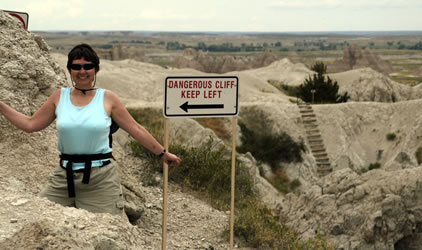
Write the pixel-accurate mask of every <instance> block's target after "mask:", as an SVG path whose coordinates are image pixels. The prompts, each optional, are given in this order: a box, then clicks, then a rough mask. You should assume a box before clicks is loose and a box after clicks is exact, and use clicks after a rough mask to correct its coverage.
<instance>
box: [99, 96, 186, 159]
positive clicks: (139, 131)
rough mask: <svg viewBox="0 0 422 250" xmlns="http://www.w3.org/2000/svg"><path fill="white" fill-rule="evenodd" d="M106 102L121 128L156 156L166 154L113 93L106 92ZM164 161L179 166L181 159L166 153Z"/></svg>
mask: <svg viewBox="0 0 422 250" xmlns="http://www.w3.org/2000/svg"><path fill="white" fill-rule="evenodd" d="M106 100H107V102H109V103H110V105H111V116H112V118H113V120H114V121H115V122H116V123H117V124H118V125H119V127H120V128H122V129H123V130H125V131H126V132H128V133H129V134H130V135H131V136H132V137H133V138H134V139H135V140H136V141H137V142H139V143H140V144H141V145H142V146H144V147H145V148H147V149H148V150H149V151H151V152H152V153H153V154H155V155H157V156H158V155H160V154H161V153H163V152H164V147H163V146H161V144H160V143H159V142H158V141H157V140H156V139H155V138H154V137H153V136H152V135H151V134H150V133H149V132H148V131H147V130H146V129H145V128H144V127H143V126H142V125H140V124H139V123H137V122H136V121H135V119H133V117H132V116H131V115H130V113H129V111H128V110H127V109H126V107H125V106H124V104H123V102H122V101H121V100H120V98H119V97H118V96H117V95H116V94H114V93H113V92H111V91H109V90H107V91H106ZM161 158H162V159H163V161H165V162H166V163H167V164H169V165H172V166H178V165H179V164H180V162H181V159H180V158H179V157H177V156H176V155H174V154H171V153H169V152H165V153H164V154H163V155H162V157H161Z"/></svg>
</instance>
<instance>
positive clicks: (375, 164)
mask: <svg viewBox="0 0 422 250" xmlns="http://www.w3.org/2000/svg"><path fill="white" fill-rule="evenodd" d="M378 168H381V164H380V163H379V162H376V163H371V164H369V166H368V170H373V169H378Z"/></svg>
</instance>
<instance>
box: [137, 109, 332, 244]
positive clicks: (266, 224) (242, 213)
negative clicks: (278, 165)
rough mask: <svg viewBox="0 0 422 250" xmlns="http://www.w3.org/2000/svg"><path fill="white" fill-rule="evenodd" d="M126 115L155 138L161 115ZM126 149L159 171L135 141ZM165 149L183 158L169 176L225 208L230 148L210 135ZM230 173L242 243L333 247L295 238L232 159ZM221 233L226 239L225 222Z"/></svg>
mask: <svg viewBox="0 0 422 250" xmlns="http://www.w3.org/2000/svg"><path fill="white" fill-rule="evenodd" d="M130 113H131V114H132V115H133V116H134V118H135V119H136V120H137V121H138V122H140V123H141V124H142V125H143V126H144V127H146V128H147V129H148V131H150V132H151V133H152V134H153V135H154V136H155V137H156V138H157V137H158V138H161V137H160V136H161V134H162V132H161V133H160V130H162V119H161V116H162V115H161V112H160V111H159V110H134V109H131V110H130ZM155 133H158V135H157V134H155ZM131 147H132V151H133V153H134V154H135V155H136V156H138V157H141V158H143V159H146V160H147V162H148V164H147V166H146V167H147V168H149V169H151V171H156V172H160V171H161V162H160V161H159V159H157V157H156V156H155V155H153V154H152V153H150V152H148V151H147V150H145V149H144V148H143V147H142V146H141V145H139V144H138V143H136V142H133V143H131ZM169 151H171V152H173V153H175V154H177V155H179V156H180V157H181V158H182V159H183V161H182V163H181V165H180V166H178V167H177V168H170V169H169V180H170V181H172V182H175V183H177V184H179V185H180V186H181V187H182V188H183V189H184V190H185V191H186V190H187V191H190V192H193V193H194V194H196V196H198V197H200V198H202V199H204V200H206V201H208V203H209V204H210V205H212V206H213V207H215V208H217V209H220V210H223V211H227V210H228V209H229V207H230V199H231V193H230V192H231V191H230V190H231V188H230V187H231V181H230V180H231V165H232V163H231V152H229V151H227V149H226V148H225V147H224V146H223V145H222V144H219V143H215V142H214V141H213V140H211V139H210V140H208V141H207V142H204V143H203V144H202V145H199V146H197V147H188V146H184V145H179V144H177V143H176V144H175V143H173V144H170V146H169ZM235 172H236V174H235V180H236V186H235V197H236V200H235V214H236V217H235V225H234V233H235V237H237V238H238V239H240V240H241V241H242V242H243V243H242V244H244V245H246V246H249V247H256V248H259V249H287V248H291V249H333V246H330V245H329V244H328V243H327V240H326V239H325V238H324V237H320V236H318V237H315V238H312V239H309V240H308V241H302V240H300V239H299V235H298V233H297V232H296V231H295V230H294V229H292V228H290V227H288V226H286V225H283V224H281V223H280V218H279V217H278V216H277V215H274V214H273V212H272V211H271V210H270V209H269V208H268V207H267V206H265V205H264V204H262V203H261V202H260V201H259V197H258V195H257V191H256V190H255V188H254V184H253V181H252V179H251V177H250V176H249V171H248V169H247V168H246V167H245V166H243V165H242V164H240V163H239V162H238V161H236V171H235ZM296 184H297V183H296ZM223 237H226V238H228V237H229V225H227V227H226V230H225V231H224V232H223Z"/></svg>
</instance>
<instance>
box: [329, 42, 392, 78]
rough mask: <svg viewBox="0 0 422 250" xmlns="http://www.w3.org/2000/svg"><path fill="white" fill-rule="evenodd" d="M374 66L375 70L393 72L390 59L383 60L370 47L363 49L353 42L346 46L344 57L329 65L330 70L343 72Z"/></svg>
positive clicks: (386, 73)
mask: <svg viewBox="0 0 422 250" xmlns="http://www.w3.org/2000/svg"><path fill="white" fill-rule="evenodd" d="M366 67H369V68H372V69H373V70H375V71H378V72H380V73H383V74H385V75H388V74H390V73H392V72H393V66H392V65H391V63H390V62H389V61H385V60H382V59H381V58H379V57H378V56H377V55H375V54H373V53H372V52H371V51H370V50H369V49H368V48H365V49H364V50H363V51H362V49H361V48H360V47H359V46H357V45H355V44H353V45H349V46H347V47H346V48H344V53H343V58H342V59H340V60H336V61H334V63H333V64H331V65H329V66H328V72H342V71H347V70H352V69H358V68H366Z"/></svg>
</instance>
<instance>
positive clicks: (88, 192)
mask: <svg viewBox="0 0 422 250" xmlns="http://www.w3.org/2000/svg"><path fill="white" fill-rule="evenodd" d="M83 175H84V173H83V172H82V173H73V178H74V183H75V194H76V195H75V196H76V197H72V198H69V195H68V191H67V180H66V170H65V169H63V168H61V167H60V166H57V167H56V169H55V170H54V172H53V173H52V174H51V175H50V176H49V177H48V183H47V186H46V187H45V188H44V190H43V191H42V192H41V194H40V195H41V197H46V198H47V199H49V200H50V201H53V202H56V203H58V204H61V205H63V206H68V207H76V208H82V209H85V210H88V211H90V212H93V213H110V214H113V215H120V216H122V215H123V206H124V204H123V195H122V191H121V187H120V175H119V167H118V164H117V163H116V162H115V161H113V160H112V162H111V163H110V164H108V165H107V166H104V167H101V168H99V167H93V168H92V169H91V176H90V179H89V184H84V183H82V177H83Z"/></svg>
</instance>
